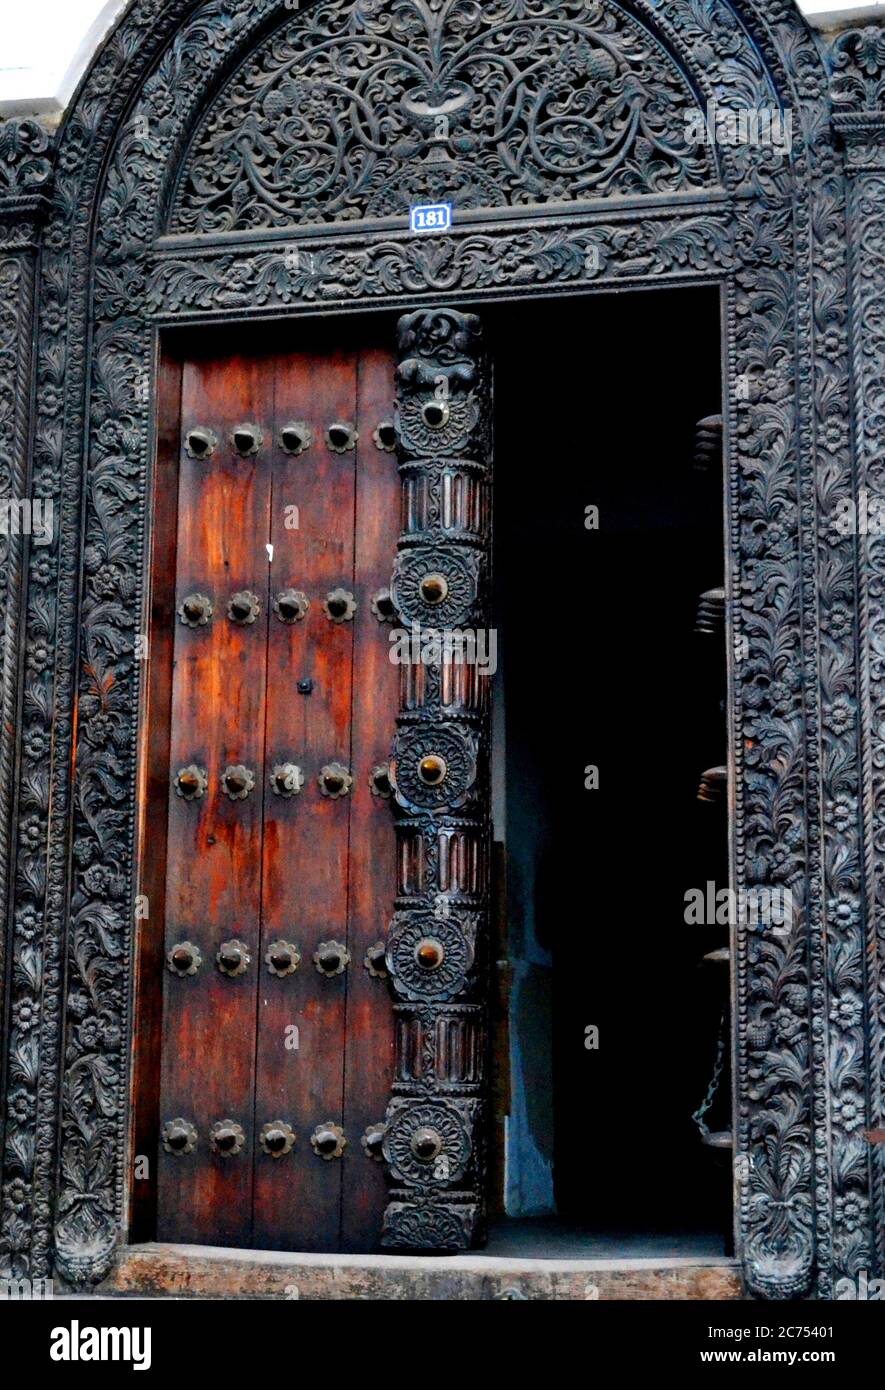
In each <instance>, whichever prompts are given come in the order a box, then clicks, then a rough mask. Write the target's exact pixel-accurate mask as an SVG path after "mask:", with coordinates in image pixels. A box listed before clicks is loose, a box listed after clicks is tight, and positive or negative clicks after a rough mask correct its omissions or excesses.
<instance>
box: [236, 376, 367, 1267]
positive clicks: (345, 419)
mask: <svg viewBox="0 0 885 1390" xmlns="http://www.w3.org/2000/svg"><path fill="white" fill-rule="evenodd" d="M356 381H357V358H356V355H355V354H354V353H343V352H337V353H334V354H330V355H329V356H325V357H316V356H312V355H309V354H303V355H301V354H299V355H292V356H288V357H284V358H281V359H280V360H279V362H278V364H277V381H276V421H277V434H279V432H280V431H281V430H282V429H283V428H284V427H285V425H286V424H287V423H288V422H295V421H298V422H306V423H308V424H309V426H310V428H311V431H312V434H313V443H312V445H311V446H310V448H309V449H308V450H307V451H306V452H305V453H303V454H300V455H297V456H292V455H287V454H285V453H284V452H283V451H282V449H279V450H277V451H276V452H275V455H274V507H273V545H274V560H273V566H272V572H273V584H274V589H275V592H282V591H283V590H286V589H294V590H297V591H300V592H302V593H304V594H306V596H307V598H308V599H309V601H310V608H309V609H308V611H307V615H306V616H305V618H304V619H303V620H302V621H301V622H297V623H295V624H293V625H288V624H285V623H282V622H280V621H278V620H274V621H273V622H272V624H271V628H270V637H269V695H268V711H267V748H268V759H269V760H270V762H271V763H272V764H275V763H277V762H286V761H289V760H291V761H292V762H293V763H294V764H296V765H297V766H298V767H300V768H301V769H302V772H303V776H304V788H303V790H302V791H301V793H300V794H299V795H298V796H296V797H294V798H292V799H291V800H289V801H287V802H285V805H284V806H283V805H281V798H280V797H277V796H274V795H273V793H272V789H270V788H268V792H267V795H266V798H265V815H266V822H267V830H266V835H265V840H264V867H263V876H264V884H265V890H264V920H263V927H262V947H261V949H262V955H264V954H265V953H266V952H267V950H268V949H269V947H270V946H271V944H272V943H273V942H274V941H276V940H277V939H285V940H291V941H292V943H293V944H297V945H298V949H299V951H300V953H301V957H302V960H301V964H300V966H299V968H298V970H297V972H296V973H295V974H294V975H292V976H288V977H286V979H285V980H276V981H273V984H274V985H276V986H280V985H282V986H284V988H274V989H271V988H267V989H266V991H264V992H263V993H262V995H261V1008H260V1021H259V1049H258V1067H257V1079H256V1125H257V1126H258V1128H259V1130H260V1128H261V1126H262V1125H263V1124H264V1123H266V1122H267V1121H271V1120H275V1119H280V1118H285V1119H287V1120H288V1122H289V1123H290V1124H291V1125H292V1127H293V1129H294V1130H295V1132H296V1135H297V1139H296V1144H295V1148H294V1150H293V1151H292V1153H291V1154H289V1155H287V1156H286V1157H284V1158H282V1159H268V1158H266V1157H265V1159H264V1161H263V1162H259V1164H258V1166H257V1170H256V1186H255V1216H254V1221H255V1228H254V1239H255V1242H256V1244H257V1245H259V1246H264V1247H267V1248H269V1249H276V1248H284V1249H285V1248H288V1249H299V1250H305V1251H314V1250H328V1249H337V1245H338V1236H339V1223H340V1207H341V1162H340V1161H339V1159H338V1158H337V1157H333V1158H329V1159H325V1158H323V1157H320V1156H319V1155H318V1154H317V1153H316V1152H315V1151H314V1149H313V1147H312V1145H311V1135H312V1134H313V1133H314V1131H315V1130H316V1128H317V1127H318V1126H319V1125H322V1124H324V1123H325V1122H327V1121H330V1122H331V1123H332V1124H333V1125H340V1124H341V1098H342V1085H343V1074H344V1026H345V991H346V985H347V971H346V970H343V971H342V972H341V973H340V974H330V975H324V974H321V973H320V971H319V970H318V969H317V966H316V963H315V960H314V956H315V953H316V952H317V950H318V948H319V947H320V946H321V945H328V944H331V943H338V944H339V945H340V946H341V947H345V946H346V936H347V880H348V831H349V826H348V807H349V799H348V796H347V795H343V796H340V797H331V796H325V795H323V793H322V791H321V789H320V781H319V778H320V774H321V772H322V769H323V768H324V767H331V766H332V765H336V764H337V765H339V766H340V767H342V768H344V769H346V770H347V771H348V774H349V770H350V754H351V750H350V721H351V703H352V676H353V631H354V624H353V621H352V620H348V621H344V622H334V621H332V619H331V618H330V617H329V616H328V615H327V613H326V611H325V610H324V606H323V605H324V601H325V600H326V599H327V597H328V595H329V594H331V593H332V592H333V591H336V590H339V589H340V590H343V591H345V592H347V593H351V592H352V590H353V574H354V549H353V547H354V499H355V474H356V456H355V453H354V452H353V451H347V452H344V453H337V452H334V451H333V450H332V449H331V448H330V447H329V444H328V442H327V439H326V432H327V430H328V428H329V427H330V426H331V425H333V424H342V425H353V424H354V423H355V417H356ZM293 503H294V505H296V506H297V507H298V509H299V510H298V518H297V519H298V522H299V525H298V528H297V529H293V528H292V527H287V525H286V513H285V506H286V505H292V504H293ZM305 682H306V683H307V685H305V684H304V683H305ZM299 684H300V685H301V691H302V692H304V693H300V692H299ZM265 981H267V983H268V985H269V984H270V977H269V976H266V975H263V976H262V983H263V984H264V983H265ZM292 1025H294V1026H295V1027H297V1029H298V1050H297V1051H292V1050H287V1049H286V1048H285V1042H284V1041H283V1045H282V1047H281V1038H282V1039H285V1030H286V1028H288V1027H291V1026H292ZM281 1105H282V1106H284V1108H285V1111H286V1114H285V1115H280V1114H278V1113H277V1112H278V1111H279V1108H280V1106H281Z"/></svg>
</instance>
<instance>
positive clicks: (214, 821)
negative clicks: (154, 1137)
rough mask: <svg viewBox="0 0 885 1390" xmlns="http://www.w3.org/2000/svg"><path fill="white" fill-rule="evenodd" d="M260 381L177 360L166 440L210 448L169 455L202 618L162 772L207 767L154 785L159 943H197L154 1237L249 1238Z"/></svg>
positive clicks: (259, 370) (257, 362)
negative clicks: (197, 433) (188, 1129)
mask: <svg viewBox="0 0 885 1390" xmlns="http://www.w3.org/2000/svg"><path fill="white" fill-rule="evenodd" d="M272 393H273V378H272V372H270V371H269V370H268V367H267V364H266V363H265V362H264V361H262V360H261V359H260V358H257V357H254V358H250V359H248V360H244V359H242V358H236V357H231V358H229V359H228V360H227V361H224V362H220V361H218V360H215V361H200V362H190V363H187V364H186V365H185V369H184V376H183V391H182V434H183V438H184V436H186V434H187V432H188V430H189V429H190V428H191V427H192V426H199V425H205V426H209V427H210V428H211V429H212V430H213V431H214V432H215V434H216V435H217V437H218V446H217V448H216V450H215V452H214V453H213V454H212V456H211V458H209V459H207V460H204V461H201V460H196V459H193V458H190V457H189V456H188V455H187V453H186V451H185V450H184V448H183V447H182V451H181V460H180V489H179V497H180V506H179V528H178V562H177V585H176V589H177V593H176V607H177V605H178V604H180V603H181V601H182V600H183V599H184V597H185V596H186V595H188V594H192V593H200V594H204V595H206V596H207V597H209V598H210V599H211V600H212V603H213V607H214V613H213V616H212V619H211V621H210V622H209V623H208V624H207V625H205V626H201V627H194V628H190V627H186V626H184V625H183V624H182V623H181V622H180V621H178V619H177V616H176V621H175V673H174V677H173V696H172V736H171V769H170V770H171V774H172V777H173V778H174V777H175V775H176V773H177V771H178V769H179V768H183V767H185V766H187V765H189V764H196V765H198V766H200V767H203V768H205V769H206V770H207V772H208V778H209V785H208V790H207V792H206V794H205V796H203V797H202V798H201V799H200V800H196V801H186V800H183V799H182V798H181V797H179V796H177V795H176V794H175V792H174V789H172V787H171V782H170V795H169V822H168V830H169V834H168V867H167V902H166V950H167V951H168V950H170V949H171V948H172V947H173V946H174V945H175V944H176V943H178V942H181V941H184V940H185V939H187V940H189V941H191V942H192V943H193V944H194V945H195V946H197V947H198V948H199V951H200V952H201V954H202V964H201V966H200V968H199V970H198V971H197V972H196V974H194V975H189V976H185V977H184V978H178V977H176V976H174V975H172V974H171V973H170V972H169V971H168V970H166V971H165V972H164V974H165V1016H164V1042H163V1074H162V1106H161V1116H160V1119H161V1124H162V1123H163V1122H164V1121H167V1120H170V1119H175V1118H178V1117H183V1118H185V1119H187V1120H189V1121H190V1122H191V1123H192V1124H194V1125H195V1127H196V1129H197V1132H198V1136H199V1139H198V1145H197V1148H196V1151H195V1152H194V1153H191V1154H187V1155H183V1156H175V1155H173V1154H169V1153H166V1152H165V1151H163V1150H162V1148H161V1152H160V1211H159V1222H158V1234H159V1238H160V1239H161V1240H163V1239H174V1240H177V1241H188V1240H191V1241H195V1242H198V1243H199V1242H201V1241H202V1242H206V1241H209V1242H211V1243H214V1244H222V1245H226V1244H236V1245H248V1244H250V1242H251V1236H252V1232H251V1189H252V1142H253V1136H252V1132H251V1130H252V1119H253V1088H254V1070H255V1021H256V1003H257V981H258V971H259V964H258V931H259V916H260V897H261V876H260V870H261V854H260V844H261V834H262V796H263V765H264V737H263V735H264V717H265V685H266V660H267V645H266V642H267V637H266V634H267V585H268V577H267V571H268V564H267V553H266V545H267V542H268V538H269V522H270V515H269V512H270V480H271V467H270V458H269V436H270V431H271V420H272V410H273V399H272ZM247 421H248V422H253V423H255V424H258V425H259V426H261V427H262V428H263V429H264V431H265V434H266V436H267V440H266V443H265V446H264V447H263V448H262V449H260V450H259V452H258V453H257V455H255V456H253V457H251V458H241V457H240V456H238V455H237V453H236V452H235V451H234V449H233V447H232V445H231V443H230V440H229V436H230V433H231V431H232V430H233V428H234V427H235V426H237V425H239V424H241V423H244V422H247ZM243 590H249V591H252V592H254V593H256V594H257V595H259V596H260V597H261V600H262V605H261V616H260V618H259V620H258V621H257V622H255V623H253V624H251V625H249V626H239V625H237V624H236V623H234V622H231V621H230V620H229V618H228V616H227V604H228V600H229V599H230V597H231V595H232V594H234V593H236V592H238V591H243ZM238 763H243V764H245V765H246V767H248V768H249V769H250V770H251V771H252V772H253V773H254V774H255V778H256V788H255V790H254V791H253V793H252V794H251V796H249V797H248V798H247V799H246V800H238V801H232V800H230V799H229V798H228V797H227V796H226V795H225V794H224V791H223V789H222V786H221V777H222V773H223V771H224V769H225V767H226V766H227V765H229V764H238ZM232 939H239V940H240V941H243V942H245V944H246V945H247V947H248V948H249V950H250V952H251V955H252V961H251V964H250V965H249V967H248V969H247V971H246V973H245V974H242V975H240V976H238V977H237V978H228V977H227V976H225V975H223V974H222V973H221V971H220V970H219V968H218V965H217V963H216V953H217V952H218V950H219V948H220V946H221V945H222V943H223V942H225V941H230V940H232ZM221 1120H231V1121H233V1122H235V1123H236V1124H239V1125H240V1126H242V1128H243V1130H244V1131H245V1135H246V1143H245V1147H244V1148H243V1151H242V1152H241V1153H239V1154H238V1155H236V1156H234V1157H221V1156H220V1155H218V1154H216V1153H213V1152H211V1151H210V1130H211V1128H212V1126H213V1124H214V1123H216V1122H217V1121H221Z"/></svg>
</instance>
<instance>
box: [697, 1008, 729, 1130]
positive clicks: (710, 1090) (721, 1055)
mask: <svg viewBox="0 0 885 1390" xmlns="http://www.w3.org/2000/svg"><path fill="white" fill-rule="evenodd" d="M727 1031H728V1005H727V1004H726V1006H725V1008H724V1009H723V1010H722V1018H721V1019H720V1021H719V1040H718V1042H717V1044H716V1061H715V1062H714V1064H713V1075H712V1076H711V1077H710V1084H709V1086H708V1087H707V1094H706V1095H705V1096H704V1099H703V1100H702V1101H701V1103H700V1105H699V1106H698V1108H697V1110H696V1111H695V1112H694V1114H693V1115H692V1117H691V1118H692V1119H693V1120H694V1122H695V1124H696V1125H697V1127H698V1129H699V1130H700V1132H701V1134H702V1135H703V1136H704V1137H706V1135H708V1134H709V1133H710V1126H709V1125H707V1124H704V1116H705V1115H706V1113H707V1111H708V1110H710V1108H711V1107H712V1105H713V1102H714V1100H715V1099H716V1093H717V1091H718V1090H719V1083H720V1081H721V1080H722V1070H723V1068H724V1066H725V1041H726V1034H727Z"/></svg>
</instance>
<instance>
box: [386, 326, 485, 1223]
mask: <svg viewBox="0 0 885 1390" xmlns="http://www.w3.org/2000/svg"><path fill="white" fill-rule="evenodd" d="M399 358H400V360H399V366H398V369H397V378H398V401H397V435H398V441H399V450H400V473H401V476H402V485H403V535H402V537H401V540H400V545H399V553H398V556H397V560H396V566H395V569H394V576H393V585H392V592H393V598H394V602H395V604H396V608H397V611H398V614H399V617H400V620H401V623H402V627H401V629H400V630H399V633H398V634H397V636H398V639H399V642H400V647H399V652H400V660H401V662H402V668H401V669H402V683H401V689H402V699H401V713H400V717H399V721H398V733H397V737H396V743H395V746H394V753H393V759H392V763H391V781H392V783H393V787H394V793H395V798H396V806H397V837H398V855H397V863H398V878H399V882H398V887H397V901H396V910H395V914H394V919H393V923H392V926H391V930H390V936H389V940H388V949H387V966H388V971H389V974H390V979H391V983H392V986H393V990H394V993H395V994H396V996H397V999H398V1001H399V1002H398V1003H397V1004H396V1006H395V1013H396V1049H397V1051H396V1077H395V1081H394V1096H393V1099H392V1101H391V1103H390V1107H389V1109H388V1112H387V1124H386V1132H385V1137H384V1156H385V1159H386V1161H387V1164H388V1166H389V1171H390V1175H391V1177H392V1180H393V1184H394V1189H393V1191H392V1193H391V1200H390V1204H389V1206H388V1208H387V1212H386V1215H385V1222H384V1236H383V1243H384V1245H386V1246H392V1247H398V1248H411V1249H438V1250H462V1249H467V1248H469V1247H470V1246H471V1245H472V1244H474V1243H476V1242H477V1240H479V1239H480V1238H481V1233H482V1226H483V1137H482V1136H483V1125H484V1119H483V1105H484V1086H485V1082H484V1072H485V1049H486V1030H485V998H486V980H487V961H486V939H487V922H488V879H489V875H488V863H489V677H488V674H487V673H486V674H483V673H482V672H481V669H480V666H479V665H478V663H477V655H478V654H477V650H476V636H477V634H479V635H480V641H482V640H483V638H484V637H485V634H486V633H487V631H488V622H489V613H488V604H489V564H490V555H489V547H490V497H489V489H490V443H489V441H490V430H489V414H490V411H489V407H490V382H489V374H488V365H487V361H486V359H485V356H484V353H483V347H482V336H481V325H480V322H479V320H478V319H477V318H476V317H474V316H473V315H472V314H461V313H458V312H456V311H454V310H450V309H439V310H421V311H419V312H417V313H414V314H410V315H408V316H406V317H405V318H403V319H401V320H400V325H399ZM459 634H460V636H459Z"/></svg>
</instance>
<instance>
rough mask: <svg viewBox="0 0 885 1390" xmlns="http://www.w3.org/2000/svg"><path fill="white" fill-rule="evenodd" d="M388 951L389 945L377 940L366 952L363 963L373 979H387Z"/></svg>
mask: <svg viewBox="0 0 885 1390" xmlns="http://www.w3.org/2000/svg"><path fill="white" fill-rule="evenodd" d="M386 952H387V946H386V944H385V943H384V942H383V941H376V942H375V945H374V946H370V947H369V949H368V951H367V952H366V955H365V959H364V960H363V965H364V966H365V967H366V969H367V970H368V972H369V974H370V975H371V977H372V979H373V980H386V979H387V961H386V959H385V956H386Z"/></svg>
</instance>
